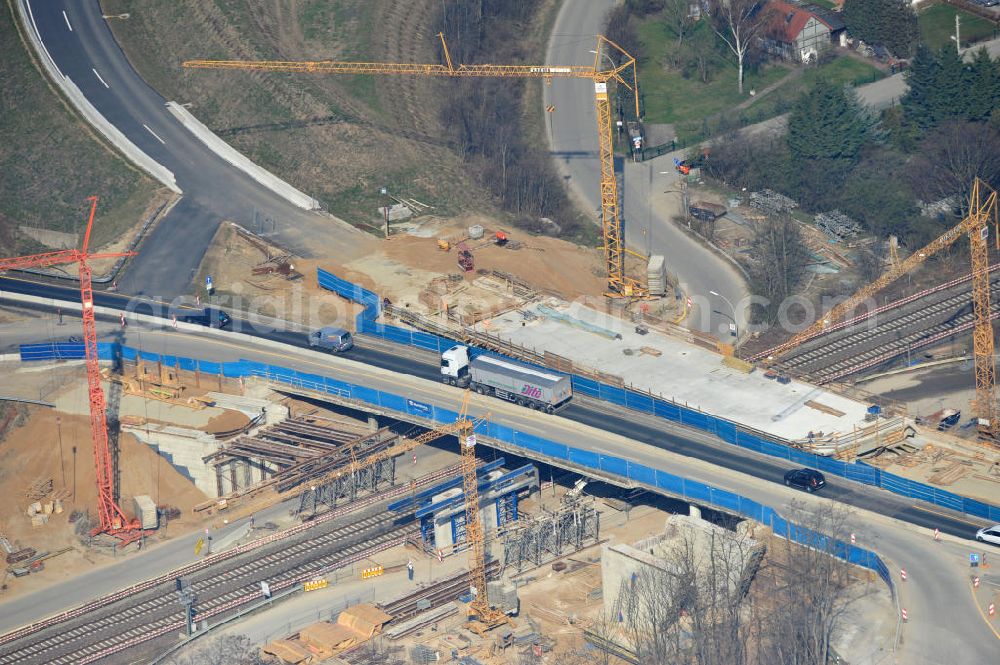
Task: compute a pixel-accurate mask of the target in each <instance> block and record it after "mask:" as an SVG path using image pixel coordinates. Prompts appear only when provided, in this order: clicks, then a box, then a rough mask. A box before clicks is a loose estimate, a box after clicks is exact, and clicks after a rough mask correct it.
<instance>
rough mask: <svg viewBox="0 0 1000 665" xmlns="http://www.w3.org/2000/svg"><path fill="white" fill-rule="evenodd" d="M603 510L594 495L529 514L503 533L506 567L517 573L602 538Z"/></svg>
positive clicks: (521, 517) (577, 549)
mask: <svg viewBox="0 0 1000 665" xmlns="http://www.w3.org/2000/svg"><path fill="white" fill-rule="evenodd" d="M600 531H601V520H600V513H598V512H597V509H596V508H594V502H593V500H591V499H587V500H578V501H572V502H570V503H567V504H565V505H563V506H561V507H560V508H559V509H558V510H556V511H547V510H544V509H543V511H542V512H541V514H538V515H532V516H526V515H521V516H520V519H518V520H517V521H516V522H513V523H512V524H511V525H510V527H509V528H508V529H507V530H506V531H504V533H503V562H504V570H507V569H508V568H509V569H511V570H514V571H516V572H518V573H520V572H521V571H523V570H524V569H525V568H535V567H538V566H541V565H542V564H543V563H545V562H546V561H548V560H550V559H554V558H556V557H559V556H562V555H563V554H570V553H573V552H577V551H579V550H581V549H583V548H584V547H585V546H587V545H592V544H594V543H596V542H597V541H598V540H600Z"/></svg>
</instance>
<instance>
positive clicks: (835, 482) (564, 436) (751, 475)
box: [124, 326, 995, 663]
mask: <svg viewBox="0 0 1000 665" xmlns="http://www.w3.org/2000/svg"><path fill="white" fill-rule="evenodd" d="M136 332H138V331H137V330H135V328H134V327H133V326H130V327H129V329H127V330H126V332H125V339H124V342H125V343H132V344H137V343H139V341H140V340H141V344H142V348H143V349H145V350H149V351H156V352H159V353H172V354H178V355H187V356H194V357H207V358H212V359H215V360H235V359H239V358H248V359H253V360H259V361H266V362H270V363H274V364H281V365H284V366H288V367H294V368H298V369H302V370H304V371H310V372H316V373H324V374H327V375H335V376H337V377H338V378H340V379H343V380H346V381H352V382H356V383H359V384H364V385H368V386H371V387H373V388H378V389H384V390H390V391H392V392H395V393H397V394H404V395H406V396H408V397H410V398H412V399H416V400H420V401H422V402H427V403H432V404H436V405H440V406H442V407H445V408H452V409H454V408H457V406H458V403H459V401H460V399H461V397H462V392H461V391H460V390H458V389H454V388H447V387H443V386H441V385H440V383H438V382H437V380H436V375H437V368H436V366H435V362H434V361H435V360H436V358H435V357H433V355H431V354H427V355H420V354H413V355H409V351H408V350H407V351H406V352H405V353H407V354H408V355H405V356H401V355H397V354H396V353H393V352H392V351H391V350H387V348H386V347H385V346H384V345H383V344H382V343H380V342H373V341H371V340H368V339H367V338H364V337H361V338H359V340H358V346H357V348H356V350H355V351H353V352H351V353H349V354H345V356H343V357H334V356H328V355H325V354H318V353H313V352H309V351H306V350H302V351H298V350H288V351H282V350H277V349H270V348H264V347H256V346H254V345H245V344H242V343H240V344H236V343H234V342H233V341H230V340H227V339H226V338H225V337H221V338H220V337H215V336H204V335H201V334H195V333H184V332H180V331H174V330H169V329H168V330H143V331H142V333H141V337H140V336H136V335H135V333H136ZM396 351H397V352H398V351H400V350H399V349H396ZM356 360H357V361H361V362H356ZM387 370H388V371H387ZM407 375H409V376H407ZM414 377H423V378H426V379H429V381H421V380H419V379H415V378H414ZM487 410H488V411H490V412H491V413H492V419H493V420H494V421H495V422H500V423H503V424H505V425H508V426H512V427H516V428H518V429H520V430H522V431H525V432H527V433H529V434H534V435H537V436H544V437H546V438H549V439H552V440H556V441H563V442H568V443H571V444H572V445H575V446H580V447H584V448H586V449H589V450H594V451H599V452H604V453H608V454H613V455H618V456H621V457H625V458H628V459H632V460H635V461H637V462H640V463H643V464H648V465H650V466H656V467H659V468H664V469H668V470H669V471H670V472H671V473H676V474H678V475H682V476H684V477H688V478H692V479H695V480H700V481H703V482H707V483H711V484H713V485H715V486H717V487H721V488H724V489H728V490H731V491H735V492H738V493H740V494H743V495H744V496H748V497H750V498H752V499H754V500H757V501H761V502H763V503H767V504H768V505H772V506H774V507H775V508H777V509H778V510H780V511H782V512H784V513H788V512H789V511H790V510H792V507H791V503H792V502H793V501H795V502H796V503H797V504H799V503H801V504H802V505H803V506H805V509H806V510H812V509H815V507H816V506H818V505H820V504H819V503H817V502H820V501H823V500H826V499H834V500H837V501H840V502H842V503H845V504H848V505H851V506H853V507H854V513H853V515H852V516H851V517H850V522H849V524H848V526H847V528H849V529H850V530H851V532H853V533H856V534H857V535H858V537H859V542H860V543H861V544H862V545H866V546H870V547H872V548H873V549H875V550H876V551H878V552H879V553H880V554H882V555H883V556H884V557H887V558H888V559H889V561H890V567H895V566H902V567H905V568H907V569H908V570H909V571H911V582H910V583H907V585H906V586H905V587H903V588H902V590H901V593H902V594H903V596H902V598H903V601H904V602H905V606H906V607H908V608H909V612H910V613H911V619H910V623H909V625H908V626H906V627H905V633H904V635H905V637H904V639H905V640H906V642H905V645H906V649H907V652H908V653H910V655H911V656H912V659H911V660H908V661H907V662H924V663H940V662H946V661H945V658H946V656H947V655H948V654H955V655H956V657H958V658H959V660H958V661H957V662H963V663H966V662H967V663H981V662H982V663H986V662H990V661H989V658H988V654H989V653H992V652H991V651H989V649H991V648H993V647H991V646H990V645H994V646H995V643H994V642H991V640H993V639H994V638H993V637H992V635H991V634H990V630H989V628H988V627H987V626H986V624H985V622H984V621H983V620H982V619H981V618H979V617H977V615H976V612H977V610H976V608H975V606H974V605H973V604H972V602H971V599H970V597H969V596H966V595H965V594H966V593H967V591H966V587H967V580H966V579H965V578H964V577H963V573H964V572H965V571H964V570H963V567H962V566H963V564H964V562H965V557H966V556H967V552H969V551H973V550H974V549H977V548H975V546H974V545H973V544H972V543H966V544H964V545H963V544H962V542H961V541H951V540H950V539H949V540H948V541H946V542H944V543H935V542H934V540H933V538H932V537H931V536H930V532H929V531H928V529H931V528H934V527H937V528H940V529H941V530H942V532H943V533H946V534H954V535H955V536H959V537H961V538H969V537H970V535H971V534H972V533H973V532H974V531H975V529H976V528H977V527H978V526H979V524H980V523H979V522H978V521H976V520H968V519H966V518H964V517H962V516H959V515H954V514H946V513H945V512H944V511H938V510H937V509H931V508H928V507H923V506H920V505H917V504H915V503H914V502H911V501H907V500H905V499H902V498H900V497H897V496H895V495H892V494H890V493H888V492H885V491H882V490H878V489H873V488H870V487H865V486H861V485H856V484H854V483H850V482H847V481H844V480H842V479H839V478H830V479H828V481H829V484H828V486H827V487H826V488H824V490H823V491H822V492H821V495H822V496H810V495H806V494H804V493H801V492H796V491H794V490H790V489H788V488H785V487H784V486H783V485H781V477H782V474H783V473H784V471H785V470H786V469H788V468H790V466H791V465H789V464H786V463H782V462H781V461H779V460H775V459H774V458H770V457H766V456H763V455H757V454H754V453H748V452H746V451H742V450H738V449H735V448H733V447H731V446H729V445H727V444H724V443H721V442H719V441H717V440H715V439H714V438H713V437H710V436H708V435H705V434H703V433H701V432H697V431H694V430H689V429H687V428H683V427H678V426H675V425H672V424H670V423H667V422H665V421H663V420H660V419H656V418H652V417H649V416H645V415H642V414H636V413H631V412H623V411H621V410H620V409H616V408H613V407H610V406H609V405H607V404H604V403H601V402H597V401H594V400H588V399H584V398H579V397H578V398H576V399H575V400H574V403H572V404H571V406H570V407H569V408H568V409H566V410H565V411H563V412H562V413H561V414H559V415H558V416H542V415H541V414H538V413H537V412H534V411H530V410H526V409H523V408H520V407H517V406H515V405H511V404H506V403H503V402H500V401H499V400H495V399H490V398H485V397H480V396H473V404H472V413H473V414H477V413H484V412H485V411H487ZM906 523H909V524H906ZM913 525H918V526H922V527H926V528H924V529H920V528H915V526H913ZM841 535H842V537H843V536H844V535H845V534H841ZM913 571H920V572H919V573H918V574H919V583H912V582H915V581H916V579H914V573H913ZM918 617H919V618H918ZM945 635H951V640H952V644H951V645H949V646H945V641H944V639H945Z"/></svg>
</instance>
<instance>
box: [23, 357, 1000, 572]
mask: <svg viewBox="0 0 1000 665" xmlns="http://www.w3.org/2000/svg"><path fill="white" fill-rule="evenodd" d="M98 353H99V354H100V356H101V358H103V359H114V358H121V359H127V360H135V359H136V358H142V359H143V360H146V361H149V362H162V363H163V364H164V365H167V366H172V367H180V368H183V369H188V370H192V371H195V370H197V371H202V372H211V373H215V374H222V375H224V376H227V377H251V376H256V377H263V378H266V379H269V380H272V381H277V382H280V383H284V384H286V385H289V386H293V387H299V388H306V389H309V390H314V391H317V392H324V393H327V394H330V395H335V396H338V397H343V398H350V399H352V400H357V401H361V402H365V403H368V404H373V405H376V406H379V407H381V408H383V409H386V410H390V411H395V412H398V413H401V414H402V413H405V414H409V415H413V416H418V417H420V418H424V419H428V420H432V421H434V422H438V423H442V424H445V423H452V422H454V421H455V420H456V419H457V418H458V413H457V412H455V411H452V410H451V409H445V408H442V407H439V406H436V405H434V404H430V403H427V402H422V401H419V400H415V399H412V398H409V397H404V396H402V395H396V394H393V393H389V392H385V391H381V390H376V389H374V388H369V387H367V386H359V385H355V384H352V383H347V382H345V381H340V380H337V379H333V378H331V377H327V376H322V375H319V374H312V373H308V372H301V371H298V370H294V369H289V368H287V367H281V366H280V365H268V364H266V363H260V362H255V361H252V360H238V361H233V362H224V363H218V362H212V361H206V360H200V359H193V358H184V357H179V356H161V355H158V354H155V353H151V352H148V351H137V350H136V349H133V348H130V347H127V346H121V345H118V344H111V343H100V344H99V345H98ZM82 357H83V345H82V344H76V345H70V344H67V343H63V344H25V345H22V346H21V359H22V360H26V361H27V360H60V359H79V358H82ZM476 431H477V433H479V434H482V435H483V436H488V437H491V438H493V439H495V440H498V441H502V442H504V443H506V444H508V445H512V446H515V447H517V448H519V449H522V450H523V451H524V453H525V454H526V455H527V456H530V454H531V453H535V454H538V455H541V456H543V457H548V458H550V459H553V460H565V461H566V462H569V463H572V464H574V465H576V466H579V467H584V468H589V469H594V470H599V471H601V472H603V473H606V474H611V475H615V476H619V477H622V478H628V479H630V480H632V481H634V482H636V483H639V484H642V485H645V486H648V487H650V488H654V489H660V490H663V491H664V492H666V493H668V494H671V495H675V496H678V497H681V498H684V499H687V500H689V501H692V502H695V503H699V504H710V505H713V506H716V507H718V508H720V509H722V510H725V511H728V512H731V513H734V514H739V515H742V516H744V517H747V518H750V519H753V520H755V521H758V522H761V523H763V524H767V525H769V526H771V527H772V528H773V529H774V532H775V533H776V534H778V535H780V536H782V537H785V538H789V539H791V540H793V541H795V542H797V543H800V544H803V545H807V546H810V547H815V548H817V549H821V550H823V551H826V552H829V553H831V554H834V555H836V556H838V557H840V558H841V559H844V560H846V561H849V562H851V563H854V564H857V565H859V566H862V567H864V568H868V569H870V570H873V571H875V572H876V573H877V574H878V575H879V576H880V577H881V578H882V579H883V580H884V581H885V582H886V584H888V585H889V586H890V588H891V587H892V579H891V577H890V576H889V571H888V568H887V567H886V565H885V563H884V562H883V561H882V560H881V558H879V556H878V555H877V554H875V553H874V552H871V551H869V550H866V549H863V548H860V547H857V546H855V545H849V544H847V543H845V542H844V541H840V540H836V539H833V538H831V537H829V536H826V535H823V534H818V533H815V532H812V531H809V530H808V529H805V528H802V527H800V526H798V525H796V524H794V523H791V522H788V521H787V520H786V519H785V518H783V517H782V516H781V515H780V514H779V513H778V512H777V511H775V510H774V509H773V508H771V507H770V506H766V505H763V504H760V503H757V502H756V501H753V500H752V499H748V498H746V497H744V496H741V495H739V494H736V493H735V492H730V491H729V490H724V489H721V488H719V487H714V486H712V485H707V484H705V483H702V482H699V481H696V480H691V479H689V478H684V477H682V476H677V475H674V474H672V473H669V472H667V471H663V470H661V469H655V468H653V467H649V466H645V465H642V464H637V463H635V462H633V461H631V460H627V459H623V458H620V457H615V456H612V455H604V454H601V453H598V452H594V451H590V450H584V449H581V448H574V447H573V446H569V445H566V444H564V443H559V442H556V441H550V440H548V439H545V438H542V437H539V436H535V435H533V434H528V433H526V432H521V431H519V430H516V429H513V428H511V427H508V426H506V425H501V424H499V423H494V422H491V421H484V422H481V423H480V424H479V425H477V427H476ZM882 475H889V474H882ZM914 484H915V485H919V483H914ZM933 498H937V497H932V499H933ZM960 498H961V497H960ZM975 503H977V504H979V505H980V506H982V507H983V508H984V509H987V511H988V509H992V510H997V509H996V508H995V507H994V506H988V505H987V504H982V503H980V502H975ZM997 516H998V517H1000V510H997Z"/></svg>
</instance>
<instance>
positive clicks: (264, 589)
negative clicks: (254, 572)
mask: <svg viewBox="0 0 1000 665" xmlns="http://www.w3.org/2000/svg"><path fill="white" fill-rule="evenodd" d="M260 592H261V593H262V594H264V597H265V598H270V597H271V586H270V585H269V584H268V583H267V582H263V581H262V582H261V583H260Z"/></svg>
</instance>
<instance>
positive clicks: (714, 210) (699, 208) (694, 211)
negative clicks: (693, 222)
mask: <svg viewBox="0 0 1000 665" xmlns="http://www.w3.org/2000/svg"><path fill="white" fill-rule="evenodd" d="M688 212H689V213H690V214H691V216H692V217H694V218H695V219H700V220H701V221H703V222H714V221H715V220H716V219H718V218H719V217H722V216H723V215H725V214H726V212H727V211H726V206H721V205H719V204H718V203H709V202H708V201H695V202H694V203H692V204H691V205H689V206H688Z"/></svg>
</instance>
